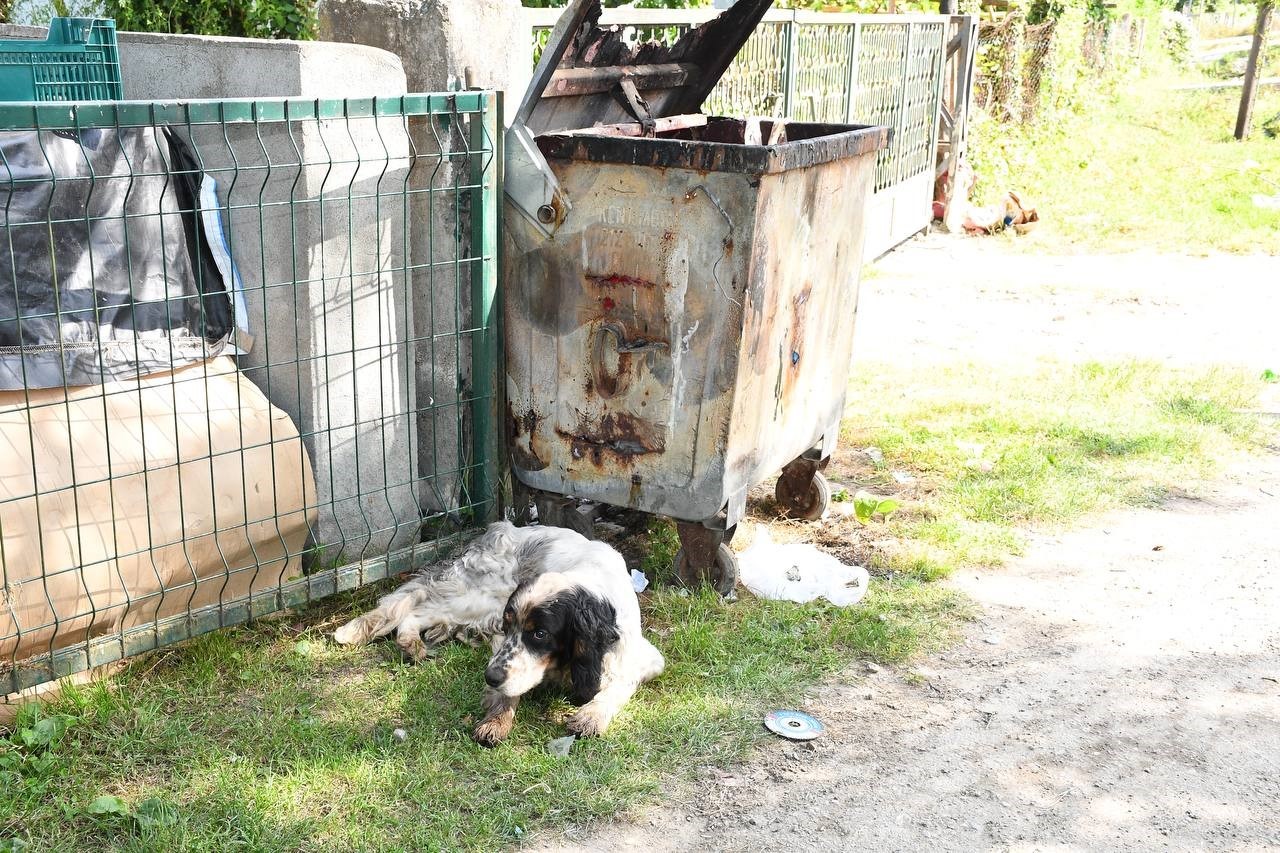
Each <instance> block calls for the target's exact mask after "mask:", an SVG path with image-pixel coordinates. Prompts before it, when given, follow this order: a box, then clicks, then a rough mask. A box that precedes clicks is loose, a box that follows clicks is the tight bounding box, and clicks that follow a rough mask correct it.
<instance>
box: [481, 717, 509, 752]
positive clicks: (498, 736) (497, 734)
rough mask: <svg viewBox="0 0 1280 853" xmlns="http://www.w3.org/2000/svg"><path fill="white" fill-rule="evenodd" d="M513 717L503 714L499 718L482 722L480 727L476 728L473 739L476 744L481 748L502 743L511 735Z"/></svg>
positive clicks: (490, 718) (491, 718)
mask: <svg viewBox="0 0 1280 853" xmlns="http://www.w3.org/2000/svg"><path fill="white" fill-rule="evenodd" d="M511 723H512V717H511V716H510V715H506V714H503V715H502V716H498V717H489V718H488V719H487V720H481V721H480V725H478V726H476V730H475V732H474V733H473V737H475V739H476V743H478V744H480V745H481V746H489V747H493V746H497V745H498V744H500V743H502V741H503V739H505V738H506V736H507V735H509V734H511Z"/></svg>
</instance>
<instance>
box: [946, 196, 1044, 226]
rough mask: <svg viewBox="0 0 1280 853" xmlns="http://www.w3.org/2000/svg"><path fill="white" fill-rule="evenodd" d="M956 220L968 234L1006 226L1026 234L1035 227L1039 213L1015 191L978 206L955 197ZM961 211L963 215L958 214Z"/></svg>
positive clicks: (1038, 219)
mask: <svg viewBox="0 0 1280 853" xmlns="http://www.w3.org/2000/svg"><path fill="white" fill-rule="evenodd" d="M953 206H954V207H955V208H956V217H955V218H956V220H958V221H959V224H960V227H962V228H963V229H964V230H965V231H967V232H969V233H970V234H994V233H996V232H997V231H1002V230H1004V229H1006V228H1012V229H1013V230H1014V231H1016V232H1018V233H1019V234H1026V233H1027V232H1028V231H1031V230H1032V229H1033V228H1035V226H1036V223H1038V222H1039V221H1040V214H1039V213H1038V212H1037V211H1036V209H1035V207H1034V206H1032V205H1031V204H1029V203H1027V202H1026V201H1024V200H1023V199H1022V197H1021V196H1019V195H1018V194H1017V193H1016V192H1009V193H1006V194H1005V197H1004V198H1003V199H1001V200H1000V201H999V202H997V203H995V204H992V205H988V206H987V207H978V206H976V205H974V204H971V203H970V202H968V201H961V200H959V199H957V200H956V201H955V202H954V203H953ZM961 213H963V216H961V215H960V214H961Z"/></svg>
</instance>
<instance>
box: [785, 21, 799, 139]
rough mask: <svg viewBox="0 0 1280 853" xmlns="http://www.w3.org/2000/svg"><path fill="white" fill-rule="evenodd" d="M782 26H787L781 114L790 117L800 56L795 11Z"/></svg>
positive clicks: (793, 107)
mask: <svg viewBox="0 0 1280 853" xmlns="http://www.w3.org/2000/svg"><path fill="white" fill-rule="evenodd" d="M783 26H785V27H786V28H787V42H786V44H787V52H786V57H785V59H786V65H784V66H783V69H782V75H783V76H782V115H783V117H785V118H792V117H793V116H794V114H793V110H795V106H796V63H797V62H798V60H799V57H800V24H799V22H798V21H797V20H796V14H795V12H792V13H791V20H789V21H787V22H785V23H784V24H783Z"/></svg>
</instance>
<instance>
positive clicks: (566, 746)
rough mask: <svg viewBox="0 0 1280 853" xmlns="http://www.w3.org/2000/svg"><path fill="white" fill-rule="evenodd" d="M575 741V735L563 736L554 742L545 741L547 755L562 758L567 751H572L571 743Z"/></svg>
mask: <svg viewBox="0 0 1280 853" xmlns="http://www.w3.org/2000/svg"><path fill="white" fill-rule="evenodd" d="M577 739H578V736H577V735H565V736H564V737H558V738H556V739H555V740H549V741H547V754H548V755H554V756H555V757H556V758H564V757H565V756H567V755H568V754H569V750H571V749H573V742H574V741H576V740H577Z"/></svg>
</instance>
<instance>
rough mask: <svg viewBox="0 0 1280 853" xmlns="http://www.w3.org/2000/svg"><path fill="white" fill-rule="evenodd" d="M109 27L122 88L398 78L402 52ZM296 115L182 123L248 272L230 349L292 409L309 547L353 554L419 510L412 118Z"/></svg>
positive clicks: (404, 529) (405, 539)
mask: <svg viewBox="0 0 1280 853" xmlns="http://www.w3.org/2000/svg"><path fill="white" fill-rule="evenodd" d="M119 40H120V56H121V66H122V75H123V83H124V90H125V94H126V96H127V97H128V98H130V99H135V100H172V99H195V98H219V99H226V98H255V97H307V98H343V97H361V98H364V97H369V96H372V95H396V94H400V93H403V92H405V90H406V86H405V77H404V71H403V69H402V68H401V65H400V61H399V59H398V58H397V57H395V56H394V55H392V54H390V53H387V52H385V51H381V50H376V49H373V48H369V47H362V46H356V45H335V44H326V43H319V42H301V43H300V42H282V41H275V42H273V41H258V40H251V39H229V38H212V37H200V36H169V35H149V34H133V33H124V34H121V35H120V39H119ZM292 130H293V132H292V133H291V132H290V127H289V126H287V125H286V124H284V123H266V124H262V125H260V126H258V127H256V128H255V127H254V126H253V125H245V124H241V125H229V126H228V130H227V133H226V135H225V136H224V134H223V132H222V130H221V129H218V128H196V129H194V130H193V131H192V133H191V138H192V140H193V142H194V143H195V147H196V148H197V150H198V156H199V157H200V158H201V160H202V162H203V164H204V167H205V170H206V171H207V172H210V173H212V174H213V175H214V177H215V179H216V180H217V181H218V185H219V187H218V190H219V196H220V198H221V200H222V202H223V203H224V204H225V205H226V206H227V209H228V210H229V214H228V226H229V228H228V231H229V234H228V236H229V240H230V243H231V247H232V254H233V257H234V259H235V262H236V264H237V266H238V268H239V270H240V273H241V276H242V278H243V280H244V286H245V292H246V301H247V303H248V313H249V316H250V324H251V326H252V328H251V330H250V331H251V334H252V336H253V339H254V340H253V347H252V350H251V351H250V352H249V354H248V355H247V356H244V357H242V358H240V359H239V364H240V367H241V369H242V370H243V371H244V372H245V374H246V375H247V376H248V377H249V378H250V379H252V380H253V381H254V382H255V384H257V385H258V386H259V387H260V388H262V389H263V391H264V392H265V393H266V394H267V396H268V397H269V398H270V400H271V402H272V403H274V404H275V405H276V406H279V407H280V408H282V409H284V410H285V411H286V412H288V413H289V414H290V415H291V416H292V417H293V419H294V422H295V423H296V424H297V425H298V428H299V430H300V431H301V433H302V435H303V437H304V440H305V441H306V444H307V447H308V449H309V451H310V453H311V457H312V461H313V464H314V468H315V475H316V487H317V493H318V496H319V502H320V526H319V530H317V531H316V532H315V536H314V538H315V540H316V544H318V545H320V546H322V551H321V557H320V560H319V561H320V562H322V563H325V564H330V563H337V562H349V561H351V560H353V559H358V558H361V557H372V556H376V555H378V554H381V553H385V552H386V551H387V550H388V549H394V548H397V547H401V546H404V545H407V544H410V543H412V542H415V541H417V539H418V537H419V533H420V528H421V518H422V514H423V513H422V508H421V506H420V503H419V495H418V487H419V485H420V482H421V478H420V468H419V464H418V453H417V447H418V439H417V429H418V423H417V418H416V414H417V411H418V409H419V405H420V402H421V397H420V389H419V387H418V384H417V383H416V381H415V379H416V376H415V372H414V369H413V364H412V361H411V356H410V353H411V351H412V350H413V349H414V345H413V343H412V341H413V338H414V337H415V336H416V335H417V334H418V332H417V330H416V326H415V317H414V311H413V302H412V299H411V297H410V293H409V290H410V283H409V280H408V279H409V277H408V276H406V275H405V273H404V268H405V257H406V253H405V250H404V246H405V245H406V235H405V228H406V221H405V217H404V210H403V206H402V204H401V196H400V194H399V193H400V190H401V189H402V188H403V186H404V184H405V181H406V180H407V175H408V172H409V154H410V143H409V135H408V133H407V132H406V131H405V130H404V127H403V125H402V124H400V123H398V122H396V121H394V120H392V121H380V122H378V124H377V127H376V128H375V127H374V122H373V121H372V120H368V119H362V120H352V121H350V122H345V121H343V120H341V119H338V120H329V121H323V122H319V123H317V122H304V123H294V124H293V125H292ZM331 164H332V165H331ZM419 168H421V166H419ZM379 194H382V195H383V200H382V201H381V203H379V201H378V200H377V198H376V197H377V196H378V195H379ZM322 199H323V200H322ZM260 200H261V202H262V203H261V204H259V201H260ZM290 200H293V201H294V202H295V203H293V204H287V203H286V202H289V201H290ZM295 282H296V284H295ZM449 314H450V317H452V306H450V311H449Z"/></svg>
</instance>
